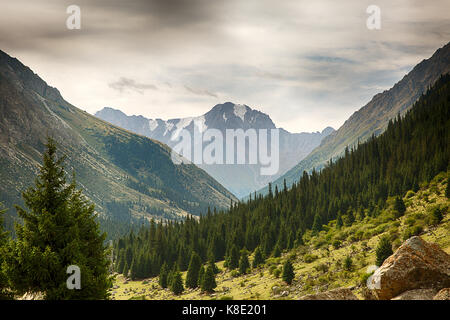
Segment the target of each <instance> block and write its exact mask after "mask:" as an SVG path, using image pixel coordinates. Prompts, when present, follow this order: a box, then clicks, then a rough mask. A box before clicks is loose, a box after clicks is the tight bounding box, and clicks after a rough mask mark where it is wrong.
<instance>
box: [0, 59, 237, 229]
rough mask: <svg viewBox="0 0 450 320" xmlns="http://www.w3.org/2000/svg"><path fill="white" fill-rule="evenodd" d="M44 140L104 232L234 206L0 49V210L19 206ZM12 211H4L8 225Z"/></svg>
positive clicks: (215, 188) (219, 189)
mask: <svg viewBox="0 0 450 320" xmlns="http://www.w3.org/2000/svg"><path fill="white" fill-rule="evenodd" d="M47 135H50V136H53V137H54V138H55V139H56V141H57V142H58V145H59V151H60V152H61V153H63V154H66V155H67V160H66V169H67V173H68V174H69V175H70V174H71V172H72V170H75V172H76V178H77V181H78V183H79V185H80V186H81V187H82V188H83V190H84V192H85V194H86V195H87V196H88V197H89V198H90V199H91V200H92V201H93V202H94V203H95V204H96V210H97V211H98V212H99V213H100V215H101V218H102V219H103V222H104V224H105V225H107V226H108V230H109V231H110V232H111V233H114V232H119V231H120V230H124V231H126V232H128V231H129V224H131V223H136V222H137V221H139V223H140V222H141V220H148V219H150V218H152V217H153V218H169V219H179V218H180V217H182V216H185V215H186V214H194V215H199V214H201V213H202V212H206V210H207V207H208V206H212V207H214V206H215V207H218V208H227V207H228V206H229V204H230V199H233V200H235V201H236V200H237V199H236V198H235V197H234V196H233V195H232V194H231V193H230V192H229V191H227V190H226V189H225V188H224V187H223V186H221V185H220V184H219V183H218V182H217V181H216V180H214V179H213V178H212V177H210V176H209V175H208V174H207V173H206V172H204V171H203V170H201V169H199V168H198V167H196V166H195V165H192V164H183V165H175V164H174V163H173V162H172V161H171V149H170V148H169V147H168V146H166V145H164V144H162V143H160V142H158V141H155V140H151V139H148V138H146V137H143V136H140V135H137V134H134V133H131V132H128V131H126V130H123V129H121V128H118V127H115V126H113V125H111V124H109V123H107V122H104V121H102V120H100V119H98V118H95V117H93V116H91V115H89V114H88V113H86V112H83V111H81V110H80V109H78V108H76V107H74V106H73V105H71V104H70V103H68V102H66V101H65V100H64V99H63V98H62V96H61V94H60V93H59V91H58V90H57V89H55V88H52V87H50V86H48V85H47V84H46V83H45V82H44V81H43V80H42V79H41V78H40V77H39V76H38V75H36V74H34V73H33V72H32V71H31V70H30V69H29V68H28V67H26V66H24V65H23V64H22V63H21V62H19V61H18V60H17V59H15V58H12V57H10V56H9V55H7V54H6V53H4V52H2V51H0V181H1V183H0V202H3V204H4V205H5V206H6V207H7V208H12V205H13V204H16V203H17V204H21V203H22V200H21V192H22V191H24V190H25V189H26V188H27V187H28V186H30V185H31V184H32V183H33V182H34V177H35V175H36V173H37V171H38V166H39V164H40V162H41V155H42V152H43V151H44V143H45V142H46V136H47ZM14 211H15V210H14V209H10V210H9V211H8V216H7V219H8V223H9V225H11V221H12V219H13V217H14Z"/></svg>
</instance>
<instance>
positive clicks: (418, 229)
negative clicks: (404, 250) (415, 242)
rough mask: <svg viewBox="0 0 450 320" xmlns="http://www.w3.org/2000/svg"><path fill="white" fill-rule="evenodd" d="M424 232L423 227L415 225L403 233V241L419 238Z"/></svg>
mask: <svg viewBox="0 0 450 320" xmlns="http://www.w3.org/2000/svg"><path fill="white" fill-rule="evenodd" d="M422 231H423V227H422V226H421V225H415V226H413V227H409V228H407V229H406V230H405V231H404V232H403V240H408V239H409V238H411V237H413V236H418V235H419V234H420V233H421V232H422Z"/></svg>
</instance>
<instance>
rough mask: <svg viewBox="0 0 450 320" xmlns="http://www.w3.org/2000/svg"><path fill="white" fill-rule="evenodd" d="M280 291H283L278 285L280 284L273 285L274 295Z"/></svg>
mask: <svg viewBox="0 0 450 320" xmlns="http://www.w3.org/2000/svg"><path fill="white" fill-rule="evenodd" d="M280 291H281V289H280V287H278V286H273V287H272V293H273V294H274V295H275V294H279V293H280Z"/></svg>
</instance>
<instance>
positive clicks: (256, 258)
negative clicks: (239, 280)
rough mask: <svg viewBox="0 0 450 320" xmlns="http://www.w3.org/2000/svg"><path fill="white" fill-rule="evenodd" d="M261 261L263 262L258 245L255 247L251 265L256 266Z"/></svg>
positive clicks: (260, 263)
mask: <svg viewBox="0 0 450 320" xmlns="http://www.w3.org/2000/svg"><path fill="white" fill-rule="evenodd" d="M263 263H264V258H263V255H262V252H261V248H260V247H258V248H256V249H255V256H254V257H253V263H252V267H253V268H258V267H259V266H260V265H262V264H263Z"/></svg>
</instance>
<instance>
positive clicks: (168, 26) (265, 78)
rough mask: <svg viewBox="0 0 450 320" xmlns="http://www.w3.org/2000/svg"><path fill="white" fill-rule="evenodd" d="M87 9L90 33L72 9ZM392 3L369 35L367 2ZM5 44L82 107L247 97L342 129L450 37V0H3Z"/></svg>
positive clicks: (174, 112) (289, 124) (290, 122)
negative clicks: (76, 23) (73, 19)
mask: <svg viewBox="0 0 450 320" xmlns="http://www.w3.org/2000/svg"><path fill="white" fill-rule="evenodd" d="M71 4H76V5H78V6H79V7H80V8H81V30H68V29H67V28H66V19H67V17H68V16H69V15H68V14H67V13H66V9H67V7H68V6H69V5H71ZM371 4H374V5H377V6H379V7H380V9H381V30H369V29H368V28H367V27H366V20H367V18H368V17H369V14H367V13H366V9H367V7H368V6H369V5H371ZM0 9H1V10H0V49H1V50H3V51H5V52H7V53H8V54H10V55H12V56H14V57H17V58H18V59H19V60H21V61H22V62H23V63H24V64H25V65H27V66H29V67H30V68H31V69H32V70H33V71H35V72H36V73H38V74H39V75H40V76H41V77H42V78H43V79H44V80H46V81H47V83H48V84H49V85H51V86H54V87H57V88H58V89H59V90H60V91H61V93H62V95H63V97H64V98H65V99H66V100H68V101H69V102H70V103H72V104H74V105H75V106H77V107H79V108H81V109H83V110H86V111H88V112H90V113H95V112H96V111H97V110H100V109H101V108H103V107H106V106H108V107H112V108H117V109H120V110H122V111H124V112H125V113H127V114H129V115H131V114H141V115H144V116H146V117H148V118H162V119H169V118H178V117H185V116H197V115H200V114H203V113H205V112H207V111H208V110H210V109H211V108H212V107H213V106H214V105H215V104H218V103H223V102H226V101H231V102H234V103H241V104H247V105H248V106H250V107H251V108H254V109H258V110H261V111H263V112H265V113H267V114H269V115H270V117H271V118H272V120H273V121H274V122H275V124H276V125H277V126H279V127H283V128H285V129H287V130H289V131H291V132H301V131H317V130H322V129H323V128H324V127H326V126H333V127H334V128H338V127H339V126H341V125H342V124H343V122H344V121H345V120H346V119H347V118H348V117H349V116H350V115H351V114H352V113H353V112H354V111H356V110H357V109H359V108H360V107H362V106H363V105H364V104H366V103H367V102H368V101H369V100H370V99H371V97H372V96H373V95H374V94H376V93H378V92H380V91H383V90H385V89H388V88H390V87H391V86H392V85H393V84H394V83H396V82H397V81H399V80H400V79H401V78H402V77H403V76H404V75H405V74H406V73H407V72H409V71H410V70H411V69H412V67H413V66H414V65H416V64H417V63H419V62H420V61H421V60H422V59H425V58H428V57H429V56H431V55H432V54H433V52H434V51H435V50H436V49H437V48H439V47H442V46H443V45H444V44H446V43H447V42H448V41H450V15H449V14H448V13H449V12H450V1H448V0H442V1H423V0H420V1H378V0H371V1H364V0H352V1H321V0H308V1H302V0H273V1H272V0H270V1H269V0H239V1H237V0H226V1H217V0H186V1H182V0H126V1H125V0H120V1H119V0H89V1H88V0H70V1H66V0H33V1H29V0H14V1H6V0H0Z"/></svg>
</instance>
